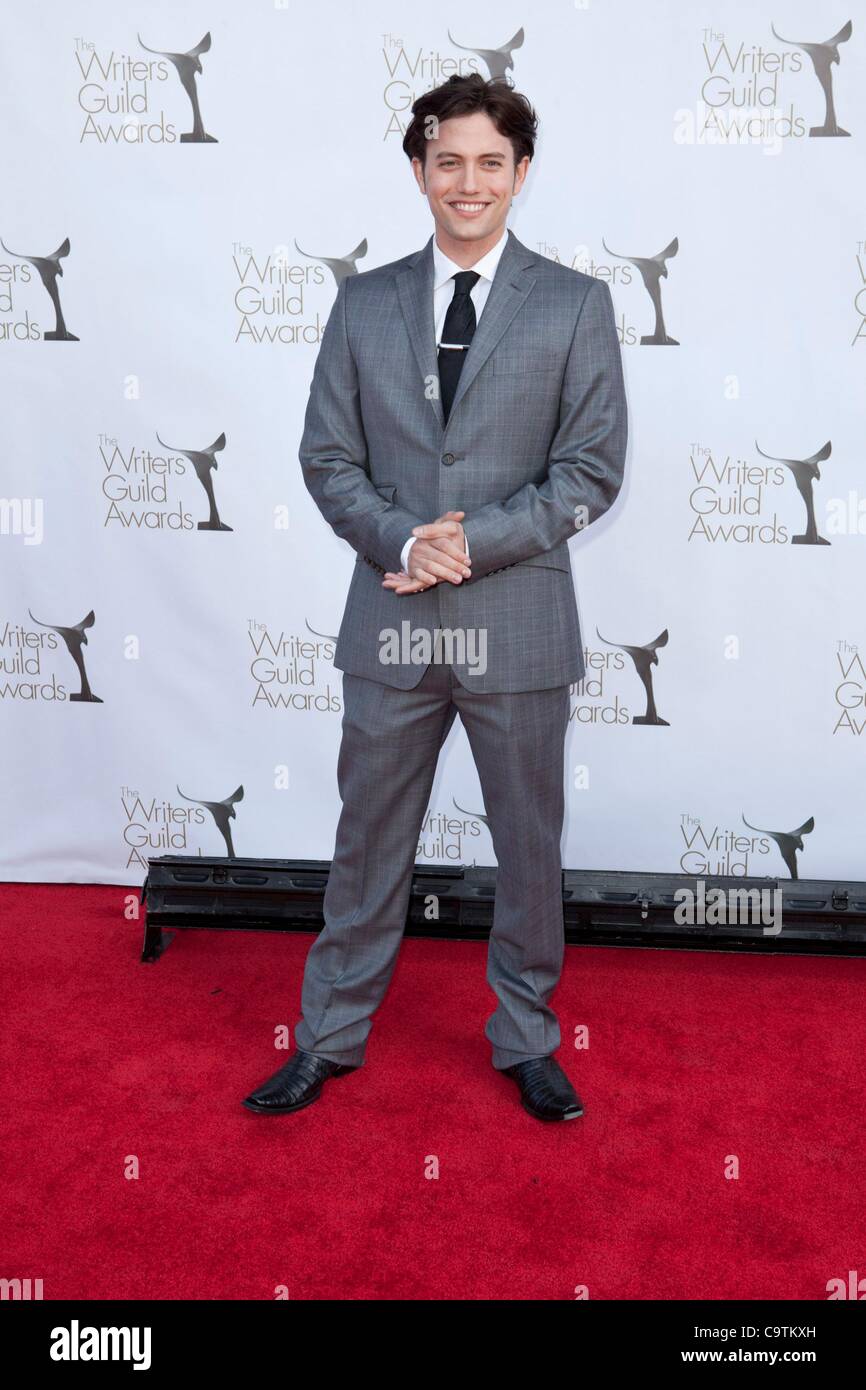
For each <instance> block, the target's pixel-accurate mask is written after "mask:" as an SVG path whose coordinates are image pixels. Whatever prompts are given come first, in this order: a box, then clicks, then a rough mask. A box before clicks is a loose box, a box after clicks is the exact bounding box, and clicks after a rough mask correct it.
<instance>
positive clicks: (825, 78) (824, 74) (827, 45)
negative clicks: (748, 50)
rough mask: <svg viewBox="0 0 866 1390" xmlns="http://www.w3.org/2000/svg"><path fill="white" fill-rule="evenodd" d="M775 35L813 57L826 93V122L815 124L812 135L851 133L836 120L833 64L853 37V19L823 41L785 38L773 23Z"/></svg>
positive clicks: (816, 70) (819, 79)
mask: <svg viewBox="0 0 866 1390" xmlns="http://www.w3.org/2000/svg"><path fill="white" fill-rule="evenodd" d="M770 28H771V29H772V31H773V36H774V37H775V38H777V39H778V40H779V42H780V43H787V44H790V45H791V47H793V48H801V49H802V50H803V52H804V53H807V54H808V55H809V57H810V58H811V59H812V67H813V68H814V69H815V76H816V77H817V79H818V81H819V82H820V84H821V91H822V92H823V93H824V124H823V125H813V126H812V127H811V129H810V131H809V134H810V135H850V134H851V132H850V130H843V129H842V127H841V126H840V125H839V124H837V121H836V106H835V103H834V101H833V70H832V69H833V64H834V63H836V64H837V65H838V63H839V44H840V43H847V42H848V40H849V39H850V37H851V32H852V30H851V21H850V19H849V20H848V23H847V24H843V25H842V28H841V29H840V30H839V32H838V34H834V35H833V37H832V39H825V40H824V42H823V43H803V42H802V41H801V40H799V39H783V38H782V35H781V34H777V33H776V30H775V27H774V26H773V25H772V24H771V25H770Z"/></svg>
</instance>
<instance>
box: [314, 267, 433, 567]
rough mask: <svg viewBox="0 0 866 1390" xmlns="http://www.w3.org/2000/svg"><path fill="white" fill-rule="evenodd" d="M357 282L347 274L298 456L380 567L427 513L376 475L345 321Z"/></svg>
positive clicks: (320, 503)
mask: <svg viewBox="0 0 866 1390" xmlns="http://www.w3.org/2000/svg"><path fill="white" fill-rule="evenodd" d="M350 283H351V277H347V278H346V279H343V280H341V281H340V285H339V287H338V289H337V297H336V299H335V300H334V304H333V307H332V309H331V312H330V314H329V316H328V322H327V323H326V324H325V331H324V333H323V334H322V343H321V346H320V348H319V355H318V357H317V358H316V365H315V368H314V369H313V380H312V384H311V386H310V398H309V400H308V402H307V410H306V414H305V416H304V432H303V436H302V438H301V445H300V449H299V454H298V456H299V458H300V461H301V468H302V469H303V474H304V483H305V484H306V487H307V491H308V492H309V493H310V494H311V496H312V497H313V500H314V501H315V503H316V506H317V507H318V508H319V511H320V512H321V513H322V515H323V516H324V518H325V520H326V521H327V522H328V524H329V525H330V526H331V527H332V528H333V530H334V531H335V532H336V533H337V535H338V536H340V537H341V538H342V539H343V540H347V541H348V542H349V544H350V545H351V546H353V547H354V549H355V550H356V551H357V552H358V553H359V555H363V556H364V557H365V558H367V559H370V560H372V561H374V562H375V564H376V565H377V566H378V567H379V568H381V569H383V570H392V571H397V570H399V569H400V551H401V549H402V547H403V545H404V544H405V541H406V537H407V536H408V535H410V534H411V532H412V530H413V528H414V527H415V526H421V525H422V524H423V519H422V518H421V517H417V516H414V515H413V514H412V512H408V511H406V509H405V508H404V507H399V506H397V505H396V504H394V503H391V502H389V501H388V500H387V499H386V498H385V497H383V496H382V495H381V493H379V492H377V490H376V488H375V486H374V485H373V483H372V482H371V480H370V473H369V467H368V458H367V439H366V436H365V434H364V423H363V419H362V416H361V395H360V386H359V381H358V368H357V365H356V363H355V359H354V357H353V356H352V349H351V347H350V345H349V334H348V329H347V324H346V317H347V298H348V294H349V288H348V287H349V285H350ZM371 370H375V364H373V365H372V367H371Z"/></svg>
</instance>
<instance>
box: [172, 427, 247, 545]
mask: <svg viewBox="0 0 866 1390" xmlns="http://www.w3.org/2000/svg"><path fill="white" fill-rule="evenodd" d="M156 437H157V439H159V433H158V432H157V436H156ZM159 442H160V444H161V445H162V447H163V449H168V450H169V452H170V453H173V454H183V456H184V458H187V459H189V461H190V463H191V464H192V466H193V468H194V469H195V476H196V477H197V478H198V480H199V482H200V483H201V485H202V487H203V488H204V490H205V496H206V497H207V500H208V505H209V507H210V515H209V517H208V519H207V521H200V522H199V523H198V527H197V530H199V531H232V530H234V527H232V526H228V525H227V524H226V523H225V522H224V521H220V518H219V512H218V511H217V504H216V497H215V496H214V490H213V478H212V477H211V473H212V472H213V470H214V469H215V468H218V467H219V464H218V463H217V461H216V459H215V458H214V454H216V453H219V451H220V450H221V449H224V448H225V447H226V437H225V434H221V435H219V436H218V438H216V439H215V440H214V442H213V444H209V445H208V447H207V448H206V449H176V448H175V447H174V445H172V444H166V442H165V440H164V439H159Z"/></svg>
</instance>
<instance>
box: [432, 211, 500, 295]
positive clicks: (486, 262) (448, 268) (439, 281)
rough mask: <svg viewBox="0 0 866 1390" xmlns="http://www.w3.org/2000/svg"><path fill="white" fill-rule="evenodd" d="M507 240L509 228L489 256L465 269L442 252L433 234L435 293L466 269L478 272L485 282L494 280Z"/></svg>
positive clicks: (492, 248)
mask: <svg viewBox="0 0 866 1390" xmlns="http://www.w3.org/2000/svg"><path fill="white" fill-rule="evenodd" d="M507 240H508V228H507V227H505V228H504V230H503V232H502V236H501V237H500V238H499V240H498V241H497V243H496V245H495V246H491V248H490V250H489V251H488V252H487V254H486V255H485V256H482V257H481V260H480V261H476V262H475V264H474V265H471V266H465V267H464V266H462V265H455V263H454V261H452V260H451V259H450V258H449V257H448V256H446V255H445V252H444V251H442V250H440V248H439V244H438V242H437V240H436V234H435V232H434V234H433V289H434V291H435V290H438V289H439V287H440V285H444V284H445V281H446V280H450V279H451V277H452V275H458V274H459V273H460V271H461V270H464V269H466V270H474V271H476V272H477V274H478V275H480V276H481V277H482V278H483V279H485V280H492V279H493V277H494V275H495V274H496V267H497V266H498V264H499V258H500V256H501V255H502V252H503V251H504V250H505V243H506V241H507Z"/></svg>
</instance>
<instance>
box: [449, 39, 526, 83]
mask: <svg viewBox="0 0 866 1390" xmlns="http://www.w3.org/2000/svg"><path fill="white" fill-rule="evenodd" d="M448 38H449V40H450V42H451V43H453V44H454V47H455V48H462V50H463V52H464V53H475V54H477V55H478V57H479V58H480V59H481V61H482V63H485V64H486V66H487V71H488V73H489V74H490V77H491V78H497V77H504V78H508V74H509V72H513V70H514V58H513V56H512V55H513V53H514V50H515V48H522V47H523V30H522V29H518V31H517V33H516V34H515V35H514V36H513V37H512V38H510V39H509V40H508V42H507V43H503V44H501V45H500V47H499V48H473V47H472V46H471V45H467V44H465V43H457V41H456V40H455V39H453V38H451V30H450V29H449V30H448ZM509 80H510V79H509Z"/></svg>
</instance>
